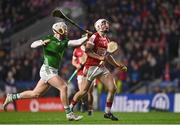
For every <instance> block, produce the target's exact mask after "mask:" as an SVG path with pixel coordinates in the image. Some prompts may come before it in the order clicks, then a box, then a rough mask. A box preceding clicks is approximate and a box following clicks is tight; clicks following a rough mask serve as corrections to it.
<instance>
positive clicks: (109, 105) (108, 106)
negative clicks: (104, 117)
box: [105, 102, 112, 113]
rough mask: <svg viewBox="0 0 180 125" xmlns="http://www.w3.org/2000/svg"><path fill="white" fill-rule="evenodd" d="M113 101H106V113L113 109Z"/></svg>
mask: <svg viewBox="0 0 180 125" xmlns="http://www.w3.org/2000/svg"><path fill="white" fill-rule="evenodd" d="M111 106H112V102H106V107H105V113H109V112H110V111H111Z"/></svg>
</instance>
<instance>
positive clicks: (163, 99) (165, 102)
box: [151, 93, 170, 110]
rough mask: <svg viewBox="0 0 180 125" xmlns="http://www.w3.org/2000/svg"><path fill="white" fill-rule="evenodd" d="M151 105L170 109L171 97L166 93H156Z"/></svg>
mask: <svg viewBox="0 0 180 125" xmlns="http://www.w3.org/2000/svg"><path fill="white" fill-rule="evenodd" d="M151 106H152V107H153V108H156V109H161V110H169V108H170V100H169V97H168V96H167V95H166V94H164V93H160V94H156V95H155V96H154V98H153V99H152V105H151Z"/></svg>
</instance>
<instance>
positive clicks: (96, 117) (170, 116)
mask: <svg viewBox="0 0 180 125" xmlns="http://www.w3.org/2000/svg"><path fill="white" fill-rule="evenodd" d="M77 114H81V115H83V116H84V118H83V119H82V120H81V121H67V120H66V118H65V114H64V113H62V112H37V113H32V112H1V113H0V124H180V113H168V112H151V113H114V115H116V116H117V117H118V118H119V119H120V120H119V121H111V120H109V119H104V118H103V112H94V114H93V116H88V115H87V113H79V112H78V113H77Z"/></svg>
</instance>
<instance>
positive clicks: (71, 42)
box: [68, 35, 88, 47]
mask: <svg viewBox="0 0 180 125" xmlns="http://www.w3.org/2000/svg"><path fill="white" fill-rule="evenodd" d="M87 38H88V37H87V35H86V36H85V37H82V38H80V39H77V40H69V41H68V46H71V47H77V46H80V45H82V44H83V43H84V42H85V41H86V40H87Z"/></svg>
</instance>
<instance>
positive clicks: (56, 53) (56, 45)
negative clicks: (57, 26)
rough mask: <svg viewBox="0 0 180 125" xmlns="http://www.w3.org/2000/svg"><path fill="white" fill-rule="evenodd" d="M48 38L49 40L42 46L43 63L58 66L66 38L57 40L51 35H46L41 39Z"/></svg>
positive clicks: (65, 44)
mask: <svg viewBox="0 0 180 125" xmlns="http://www.w3.org/2000/svg"><path fill="white" fill-rule="evenodd" d="M46 39H50V42H49V43H48V44H47V45H45V46H43V53H44V64H46V65H49V66H51V67H54V68H56V69H57V68H59V65H60V63H61V60H62V57H63V55H64V51H65V49H66V48H67V46H68V41H69V40H68V39H67V38H66V39H64V40H61V41H60V40H58V39H57V38H55V37H54V36H53V35H49V36H46V37H45V38H43V40H46Z"/></svg>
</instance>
